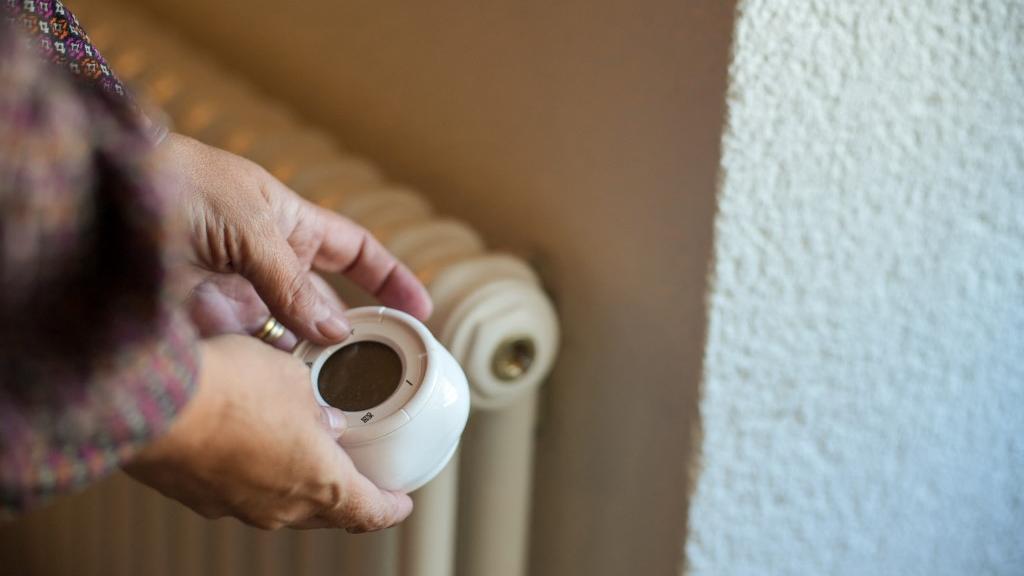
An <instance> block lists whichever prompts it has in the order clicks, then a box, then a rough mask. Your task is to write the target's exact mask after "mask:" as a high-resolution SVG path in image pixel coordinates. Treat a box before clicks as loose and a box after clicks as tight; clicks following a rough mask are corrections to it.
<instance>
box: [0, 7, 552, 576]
mask: <svg viewBox="0 0 1024 576" xmlns="http://www.w3.org/2000/svg"><path fill="white" fill-rule="evenodd" d="M72 7H73V8H75V9H76V10H77V12H78V15H79V16H80V18H81V19H82V20H83V22H84V24H85V26H86V28H87V30H89V32H90V35H91V37H92V39H93V41H94V42H95V43H96V45H97V47H98V48H99V49H100V50H101V52H103V53H104V55H105V56H106V57H107V60H108V61H109V62H110V64H111V65H112V66H113V68H114V69H115V70H116V71H117V72H118V74H119V75H120V76H121V77H122V79H123V80H124V81H125V82H126V83H128V84H129V85H130V86H132V87H133V88H134V90H135V91H136V92H137V93H138V94H139V95H140V96H141V100H142V101H143V102H147V103H152V105H153V108H152V110H151V111H150V113H151V114H153V115H156V116H158V117H159V118H161V119H162V120H163V121H166V122H167V123H168V124H170V125H172V126H174V128H175V130H177V131H179V132H182V133H185V134H188V135H190V136H193V137H195V138H197V139H199V140H202V141H205V142H208V143H210V144H213V145H216V146H219V147H221V148H224V149H227V150H230V151H232V152H235V153H237V154H240V155H243V156H246V157H248V158H251V159H253V160H255V161H257V162H259V163H260V164H261V165H263V166H264V167H265V168H267V169H268V170H269V171H270V172H271V173H273V174H274V175H275V176H277V177H278V178H280V179H281V180H282V181H284V182H285V183H286V184H288V185H289V186H291V187H292V188H293V189H294V190H296V191H297V192H299V193H300V194H302V195H304V196H305V197H307V198H309V199H310V200H311V201H314V202H317V203H319V204H320V205H323V206H326V207H329V208H331V209H334V210H337V211H339V212H341V213H343V214H345V215H347V216H348V217H350V218H352V219H353V220H355V221H357V222H359V223H360V224H362V225H363V226H365V227H366V228H368V229H369V230H370V231H371V232H372V233H373V234H374V235H376V236H377V237H378V238H379V239H380V240H381V241H382V242H383V243H384V245H385V246H387V247H388V248H389V249H390V250H391V251H393V252H394V253H395V255H396V256H398V257H399V258H400V259H401V260H402V261H403V262H405V263H406V264H407V265H408V266H409V267H410V268H411V269H412V270H413V271H414V272H415V273H416V274H417V275H418V276H419V278H420V279H421V280H422V281H423V282H424V283H425V284H426V285H427V287H428V289H429V290H430V293H431V296H432V297H433V299H434V303H435V312H434V315H433V317H432V318H431V320H430V321H429V326H430V328H431V330H432V331H433V332H434V333H435V334H436V335H437V336H438V338H439V339H440V340H441V341H442V342H443V343H444V344H445V345H446V346H447V347H448V348H449V349H450V350H451V351H452V353H453V355H454V356H455V357H456V359H458V360H459V362H460V363H461V364H462V366H463V368H464V369H465V371H466V374H467V376H468V378H469V381H470V385H471V389H472V394H473V412H472V416H471V419H470V423H469V426H468V427H467V430H466V433H465V436H464V440H463V445H462V448H461V450H460V452H459V454H457V456H456V457H455V458H454V459H453V460H452V462H451V464H450V465H449V466H448V468H447V469H446V470H445V471H444V472H442V474H441V475H440V476H439V477H438V478H437V479H435V480H434V481H433V482H431V483H430V484H428V485H427V486H425V487H424V488H422V489H421V490H419V491H417V492H416V493H415V494H414V495H413V499H414V501H415V504H416V507H415V511H414V512H413V514H412V516H410V518H409V519H408V520H407V521H406V522H405V523H404V524H403V525H401V526H399V527H397V528H393V529H390V530H387V531H384V532H380V533H376V534H367V535H349V534H347V533H346V532H344V531H342V530H321V531H290V530H281V531H276V532H264V531H260V530H256V529H252V528H249V527H246V526H244V525H241V524H240V523H238V522H237V521H235V520H232V519H224V520H217V521H208V520H205V519H203V518H201V517H199V516H197V515H195V514H193V513H192V512H191V511H189V510H188V509H186V508H184V507H182V506H180V505H178V504H177V503H175V502H173V501H169V500H167V499H164V498H162V497H160V496H159V495H157V494H156V493H155V492H153V491H151V490H149V489H148V488H145V487H143V486H141V485H138V484H136V483H134V482H133V481H131V480H129V479H128V478H126V477H124V476H123V475H121V474H117V475H115V476H113V477H111V478H109V479H107V480H105V481H103V482H101V483H99V484H98V485H96V486H93V487H91V488H89V489H88V490H87V491H86V492H84V493H82V494H79V495H75V496H72V497H66V498H64V499H62V500H60V501H59V502H58V503H56V504H55V505H53V506H51V507H49V508H47V509H45V510H42V511H39V512H36V513H34V514H32V515H30V516H29V517H28V518H26V519H25V520H23V521H21V522H19V523H17V524H15V525H13V526H8V527H5V528H4V529H3V532H2V542H0V562H2V564H0V572H2V573H7V570H8V569H11V570H13V573H16V574H22V573H30V574H104V575H108V574H109V575H121V574H126V575H127V574H131V575H136V574H150V575H163V574H168V575H170V574H174V575H177V574H188V575H205V574H210V575H218V576H220V575H223V576H231V575H235V574H238V575H241V574H266V575H271V574H310V575H319V574H352V575H369V576H397V575H401V576H413V575H424V576H426V575H430V576H449V575H452V574H461V575H471V576H473V575H484V574H486V575H488V576H492V575H496V576H503V575H508V576H515V575H521V574H525V573H526V561H527V557H528V551H527V541H528V539H527V529H528V524H529V510H530V486H531V477H532V460H533V429H534V423H535V415H536V404H537V391H538V387H539V386H540V385H541V383H542V382H543V381H544V380H545V378H546V376H547V375H548V373H549V372H550V369H551V366H552V364H553V362H554V360H555V355H556V351H557V347H558V334H559V331H558V324H557V318H556V314H555V310H554V308H553V307H552V305H551V302H550V300H549V299H548V298H547V296H546V295H545V293H544V291H543V290H542V286H541V284H540V281H539V280H538V277H537V275H536V274H535V273H534V271H533V270H532V269H531V268H530V266H528V265H527V264H526V263H525V262H524V261H523V260H522V259H521V258H518V257H516V256H513V255H510V254H503V253H497V252H493V251H489V250H488V249H487V248H486V246H485V243H484V241H483V239H482V238H481V237H480V235H479V234H478V233H477V232H476V231H475V230H474V229H473V228H472V226H470V225H468V224H466V223H465V222H460V221H458V220H454V219H451V218H447V217H444V216H443V215H439V214H437V213H436V212H435V211H434V209H433V208H432V207H431V205H430V203H429V202H428V201H427V200H426V199H425V198H424V197H423V196H422V195H421V194H420V193H418V192H417V191H416V190H414V189H412V188H409V187H407V186H401V185H398V184H396V183H394V182H391V181H389V180H388V179H387V178H386V176H385V175H384V174H382V173H381V171H380V170H379V169H378V168H377V167H375V166H374V164H373V163H371V162H370V161H368V160H367V159H365V158H360V157H358V156H356V155H354V154H352V153H351V152H350V151H348V150H346V149H345V148H344V147H343V146H342V145H341V144H340V143H338V142H337V141H336V140H335V139H334V138H332V137H331V136H329V135H328V134H326V133H325V132H323V131H321V130H318V129H316V128H315V127H312V126H308V125H305V124H304V123H303V122H302V121H300V120H299V119H298V118H297V116H296V115H295V114H294V113H293V112H292V111H291V110H289V109H288V108H287V107H286V106H285V105H283V104H280V103H277V102H274V101H273V100H271V99H269V98H266V97H264V96H261V95H260V93H259V91H258V90H256V89H255V88H253V87H252V86H251V85H249V84H247V83H246V81H245V80H244V79H242V78H239V77H236V76H234V75H232V74H231V73H230V72H228V71H227V70H225V69H224V68H222V67H218V66H217V65H216V64H215V63H214V62H213V61H212V60H211V59H210V58H209V57H207V56H206V55H204V54H202V53H200V52H198V51H196V50H195V49H193V48H192V47H190V46H189V45H187V44H186V43H184V42H182V41H181V40H180V39H178V38H176V37H175V36H173V34H172V33H170V32H168V31H167V30H166V29H165V28H163V27H162V26H160V25H158V23H157V22H154V21H152V20H150V19H148V18H147V17H146V16H145V15H143V14H140V13H136V12H133V11H131V10H130V9H129V8H128V7H127V6H123V5H113V4H110V3H107V2H105V1H104V2H100V1H97V0H89V1H85V0H83V1H82V2H80V3H78V4H75V5H74V6H72ZM337 287H338V289H339V291H340V292H341V293H342V296H343V297H345V298H346V299H349V300H350V301H355V302H360V298H361V297H360V296H359V295H358V294H356V293H354V292H352V290H351V289H350V287H348V286H347V285H345V284H344V283H340V284H339V285H338V286H337Z"/></svg>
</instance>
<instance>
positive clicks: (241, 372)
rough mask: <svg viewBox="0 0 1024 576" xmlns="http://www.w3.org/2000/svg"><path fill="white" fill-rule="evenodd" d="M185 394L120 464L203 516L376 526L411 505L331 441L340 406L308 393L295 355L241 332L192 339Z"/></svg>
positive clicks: (340, 421)
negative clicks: (180, 406)
mask: <svg viewBox="0 0 1024 576" xmlns="http://www.w3.org/2000/svg"><path fill="white" fill-rule="evenodd" d="M201 353H202V363H201V373H200V377H199V388H198V390H197V392H196V395H195V397H193V398H192V400H191V401H190V402H189V404H188V405H187V406H186V407H185V409H184V411H183V412H182V413H181V414H180V415H179V417H178V418H177V419H176V420H175V421H174V423H173V424H172V425H171V428H170V430H168V431H167V433H166V434H164V435H163V436H161V437H160V438H158V439H156V440H155V441H153V442H152V443H150V444H149V445H147V446H146V447H145V448H143V449H142V451H141V452H139V453H138V454H137V455H135V456H134V457H133V458H132V459H131V460H130V461H129V462H128V463H127V464H126V465H125V467H124V468H125V470H126V471H127V472H128V473H129V474H130V475H132V476H133V477H134V478H136V479H137V480H139V481H141V482H144V483H146V484H148V485H150V486H152V487H153V488H155V489H156V490H158V491H160V492H161V493H163V494H164V495H165V496H169V497H171V498H174V499H176V500H179V501H180V502H182V503H184V504H185V505H187V506H189V507H190V508H192V509H193V510H195V511H197V512H199V513H200V514H202V515H203V516H206V517H207V518H217V517H220V516H224V515H230V516H234V517H237V518H239V519H240V520H242V521H244V522H246V523H248V524H251V525H253V526H257V527H259V528H264V529H275V528H279V527H282V526H292V527H298V528H315V527H327V526H334V527H344V528H346V529H348V530H349V531H351V532H364V531H370V530H379V529H382V528H387V527H389V526H392V525H394V524H396V523H398V522H400V521H401V520H403V519H404V518H405V517H406V516H408V515H409V513H410V512H411V511H412V500H410V499H409V497H408V496H406V495H404V494H398V493H392V492H385V491H382V490H380V489H378V488H377V487H376V486H374V485H373V483H371V482H370V480H368V479H367V478H366V477H364V476H363V475H361V474H360V473H359V472H357V471H356V469H355V466H354V465H353V464H352V461H351V460H350V459H349V457H348V456H347V455H346V454H345V452H344V451H343V450H342V449H341V448H340V447H339V446H338V445H337V444H336V438H337V437H338V436H339V435H340V433H341V430H342V429H343V428H344V415H343V414H342V413H341V412H340V411H338V410H335V409H333V408H321V407H320V406H318V404H317V403H316V401H315V400H314V398H313V392H312V388H311V387H310V385H309V371H308V369H307V368H306V366H305V365H304V364H303V363H302V362H301V361H300V360H298V359H296V358H293V357H291V356H290V355H288V354H286V353H285V352H281V351H277V350H273V349H271V348H268V347H267V346H265V345H264V344H262V343H261V342H259V341H258V340H255V339H253V338H249V337H246V336H221V337H217V338H213V339H210V340H206V341H204V342H203V343H202V344H201Z"/></svg>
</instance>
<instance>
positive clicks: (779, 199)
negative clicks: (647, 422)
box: [686, 0, 1024, 575]
mask: <svg viewBox="0 0 1024 576" xmlns="http://www.w3.org/2000/svg"><path fill="white" fill-rule="evenodd" d="M734 50H735V53H734V61H733V64H732V66H731V70H730V72H731V91H730V96H729V107H730V112H729V121H728V128H727V133H726V135H725V137H724V144H723V146H724V147H723V160H722V165H723V181H722V189H721V192H720V206H719V210H720V213H719V216H718V220H717V223H716V247H715V272H714V277H713V281H712V289H711V293H710V296H709V314H710V325H709V342H708V346H707V350H706V361H705V384H704V397H703V399H702V404H701V413H702V417H703V426H704V433H705V440H704V445H703V450H702V452H703V454H702V464H701V470H700V473H699V480H698V485H697V491H696V493H695V495H694V497H693V500H692V505H691V515H690V528H689V529H690V536H689V539H688V543H687V546H686V551H687V557H688V561H689V572H690V573H692V574H715V575H728V574H773V575H775V574H807V575H817V574H851V575H853V574H856V575H861V574H894V575H896V574H899V575H907V574H929V575H935V574H958V575H959V574H1024V5H1022V3H1021V2H1019V1H1014V0H972V1H964V0H939V1H933V2H900V1H896V0H889V1H882V0H871V1H861V0H843V1H836V0H792V1H779V0H747V1H745V2H741V6H740V11H739V15H738V23H737V29H736V44H735V48H734Z"/></svg>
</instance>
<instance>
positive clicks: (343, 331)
mask: <svg viewBox="0 0 1024 576" xmlns="http://www.w3.org/2000/svg"><path fill="white" fill-rule="evenodd" d="M316 328H317V330H319V331H320V333H321V334H323V336H324V338H329V339H331V340H342V339H344V338H346V337H347V336H348V332H349V328H348V324H347V323H346V322H345V321H344V320H342V319H341V317H340V316H338V315H337V313H331V315H330V316H328V317H327V318H324V319H323V320H321V321H319V322H317V323H316Z"/></svg>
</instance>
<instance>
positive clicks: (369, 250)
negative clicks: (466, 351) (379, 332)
mask: <svg viewBox="0 0 1024 576" xmlns="http://www.w3.org/2000/svg"><path fill="white" fill-rule="evenodd" d="M159 154H160V156H159V157H158V160H159V161H160V162H161V164H162V166H163V167H164V169H165V171H167V172H169V175H170V177H171V178H173V179H174V180H175V183H174V184H175V186H176V187H177V189H178V190H180V191H181V193H182V196H183V197H182V200H183V205H184V207H185V222H186V225H187V226H188V228H189V237H190V239H191V247H192V252H193V254H192V255H193V261H194V263H195V264H196V265H197V267H198V268H199V269H201V270H203V271H204V277H203V278H201V279H200V280H199V281H198V282H196V284H197V286H202V285H203V284H204V283H205V287H204V288H203V289H202V290H199V291H198V292H194V294H198V299H196V298H192V299H191V301H190V302H189V309H190V312H191V313H192V316H193V319H194V320H195V321H196V324H197V325H198V326H199V328H200V330H201V333H202V334H203V335H209V334H215V333H222V332H225V331H229V329H230V328H228V326H229V325H231V324H232V323H235V324H240V325H246V326H245V327H246V328H247V329H248V330H252V329H254V328H256V327H258V325H259V324H260V323H262V321H263V320H265V319H266V317H267V315H268V314H273V315H274V316H275V317H276V318H277V319H278V320H279V321H280V322H281V323H282V324H284V325H285V326H286V327H287V328H289V329H290V330H292V331H293V332H294V333H295V334H296V335H297V336H298V337H300V338H306V339H309V340H312V341H314V342H318V343H330V342H336V341H338V340H341V339H342V338H344V337H345V336H346V335H347V334H348V326H347V324H346V322H345V320H344V318H343V316H342V310H341V308H342V307H341V305H340V302H338V301H337V300H336V299H335V298H333V297H332V294H333V293H332V291H331V290H330V289H327V290H323V289H322V288H323V286H321V287H320V288H318V287H317V285H316V283H315V282H316V281H315V280H313V279H312V275H311V272H310V270H311V269H312V268H315V269H316V270H318V271H320V272H324V273H336V272H337V273H342V274H345V275H346V276H348V277H349V278H350V279H352V280H353V281H354V282H355V283H356V284H357V285H359V286H360V287H362V288H364V289H365V290H367V291H368V292H369V293H370V294H372V295H373V296H375V297H376V298H377V299H379V300H380V301H381V302H382V303H383V304H385V305H387V306H391V307H394V308H399V309H401V310H404V311H406V312H408V313H410V314H412V315H413V316H416V317H417V318H420V319H421V320H425V319H426V318H427V317H428V316H429V315H430V309H431V303H430V297H429V295H428V294H427V291H426V289H425V288H424V287H423V285H422V284H421V283H420V282H419V280H417V279H416V276H415V275H413V273H412V272H411V271H409V269H408V268H406V267H405V266H404V265H402V264H401V263H399V262H398V261H397V260H396V259H395V257H394V256H392V255H391V254H390V253H389V252H388V251H387V250H386V249H385V248H384V247H383V246H382V245H381V244H380V242H378V241H377V240H376V239H375V238H374V237H373V236H372V235H370V234H369V233H368V232H367V231H366V230H365V229H363V228H362V227H360V226H358V225H357V224H355V223H353V222H352V221H350V220H348V219H346V218H344V217H342V216H341V215H339V214H336V213H334V212H332V211H330V210H326V209H324V208H321V207H319V206H316V205H314V204H312V203H310V202H307V201H306V200H303V199H302V198H300V197H299V196H298V195H297V194H295V193H294V192H292V191H291V190H289V189H288V188H287V187H286V186H285V185H284V184H282V183H281V182H279V181H278V180H277V179H276V178H274V177H273V176H271V175H270V174H269V173H268V172H267V171H266V170H264V169H263V168H261V167H260V166H258V165H257V164H255V163H253V162H251V161H249V160H246V159H244V158H241V157H239V156H236V155H234V154H231V153H229V152H225V151H223V150H219V149H217V148H213V147H211V146H207V145H205V144H203V143H201V142H199V141H197V140H193V139H191V138H188V137H186V136H182V135H180V134H173V133H172V134H169V135H168V136H167V138H166V139H165V140H164V142H163V143H162V144H161V145H160V147H159ZM236 273H237V274H240V275H241V276H242V277H243V278H244V281H241V282H239V281H238V280H225V278H224V275H226V274H236ZM218 292H219V294H218ZM256 295H258V296H256ZM264 305H265V306H266V308H263V306H264ZM225 311H232V313H233V314H235V316H236V317H235V318H233V319H232V318H229V317H225ZM228 316H230V315H228ZM251 324H256V325H255V326H248V325H251Z"/></svg>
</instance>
